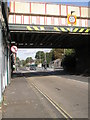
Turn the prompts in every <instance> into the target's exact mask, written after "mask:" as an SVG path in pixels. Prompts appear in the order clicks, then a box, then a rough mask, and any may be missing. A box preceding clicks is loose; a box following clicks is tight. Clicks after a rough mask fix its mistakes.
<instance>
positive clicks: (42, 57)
mask: <svg viewBox="0 0 90 120" xmlns="http://www.w3.org/2000/svg"><path fill="white" fill-rule="evenodd" d="M35 58H36V64H39V63H43V62H44V61H45V53H44V52H43V51H38V52H37V53H36V55H35Z"/></svg>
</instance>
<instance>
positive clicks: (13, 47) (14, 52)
mask: <svg viewBox="0 0 90 120" xmlns="http://www.w3.org/2000/svg"><path fill="white" fill-rule="evenodd" d="M17 50H18V49H17V46H12V47H11V51H12V52H13V54H14V55H15V59H14V60H15V71H16V53H17Z"/></svg>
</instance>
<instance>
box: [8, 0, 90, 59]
mask: <svg viewBox="0 0 90 120" xmlns="http://www.w3.org/2000/svg"><path fill="white" fill-rule="evenodd" d="M14 1H16V0H14ZM18 1H31V2H51V3H61V4H72V5H77V6H88V2H90V0H18ZM89 5H90V4H89ZM8 6H9V0H8ZM50 50H51V49H18V51H17V56H18V57H19V58H20V60H22V59H23V60H25V59H26V58H27V57H32V58H33V59H35V54H36V52H37V51H44V52H50Z"/></svg>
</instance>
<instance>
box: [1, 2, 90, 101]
mask: <svg viewBox="0 0 90 120" xmlns="http://www.w3.org/2000/svg"><path fill="white" fill-rule="evenodd" d="M89 10H90V7H83V6H73V5H65V4H52V3H39V2H18V1H12V0H11V1H10V11H9V13H8V12H7V7H6V3H2V2H0V55H1V56H0V61H1V62H0V101H2V93H3V92H4V90H5V87H6V86H7V85H8V84H9V83H10V76H11V57H12V55H11V51H10V48H11V46H12V45H16V46H17V47H18V48H74V49H75V50H76V53H77V56H78V57H77V58H78V62H77V69H79V70H80V69H81V71H83V70H84V69H88V67H89V68H90V66H89V65H88V60H89V56H88V55H89V54H88V37H89V35H90V15H89V12H88V11H89ZM69 14H72V15H76V16H77V21H76V24H75V25H73V24H72V25H70V24H68V22H67V16H68V15H69Z"/></svg>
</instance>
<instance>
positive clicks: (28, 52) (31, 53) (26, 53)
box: [17, 48, 51, 60]
mask: <svg viewBox="0 0 90 120" xmlns="http://www.w3.org/2000/svg"><path fill="white" fill-rule="evenodd" d="M38 51H44V52H45V53H46V52H50V51H51V49H39V48H38V49H18V51H17V57H19V58H20V60H25V59H26V58H27V57H32V58H33V59H35V55H36V52H38Z"/></svg>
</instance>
